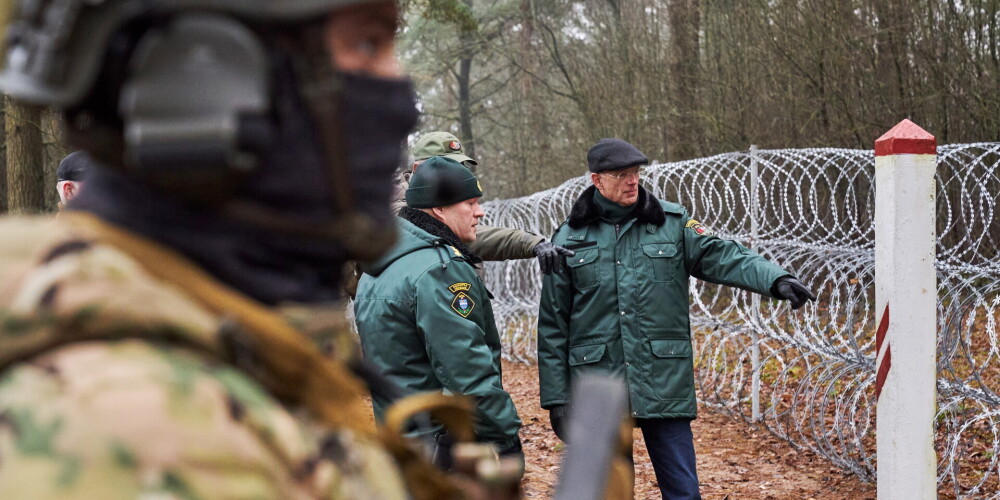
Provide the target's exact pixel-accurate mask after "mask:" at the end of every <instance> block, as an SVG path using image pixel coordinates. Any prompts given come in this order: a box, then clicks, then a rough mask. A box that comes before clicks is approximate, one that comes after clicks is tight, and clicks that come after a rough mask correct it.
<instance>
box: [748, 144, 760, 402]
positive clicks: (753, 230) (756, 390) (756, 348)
mask: <svg viewBox="0 0 1000 500" xmlns="http://www.w3.org/2000/svg"><path fill="white" fill-rule="evenodd" d="M759 182H760V177H759V175H758V172H757V146H756V145H755V144H751V145H750V249H751V250H753V251H755V252H756V251H757V249H758V247H759V246H760V244H759V243H758V242H757V236H758V233H759V230H760V206H759V203H760V200H758V198H757V187H758V185H759ZM750 306H751V307H750V309H751V311H750V314H752V315H753V316H754V318H755V319H756V318H757V316H758V315H759V314H760V295H758V294H756V293H752V294H750ZM755 323H756V321H755ZM750 342H751V343H752V345H751V346H750V365H751V368H752V369H753V373H752V375H751V382H750V384H751V386H750V406H751V417H750V418H751V420H752V421H753V422H759V421H760V344H759V342H760V338H759V335H758V334H757V330H756V328H751V329H750Z"/></svg>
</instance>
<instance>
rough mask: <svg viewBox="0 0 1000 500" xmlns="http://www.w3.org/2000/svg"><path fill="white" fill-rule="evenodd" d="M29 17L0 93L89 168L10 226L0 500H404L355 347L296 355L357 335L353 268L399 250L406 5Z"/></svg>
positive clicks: (199, 4)
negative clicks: (344, 280)
mask: <svg viewBox="0 0 1000 500" xmlns="http://www.w3.org/2000/svg"><path fill="white" fill-rule="evenodd" d="M7 1H10V0H7ZM15 9H16V10H15V13H14V17H13V21H12V22H11V23H10V24H9V25H8V26H7V29H6V34H7V37H6V44H5V47H6V49H5V53H4V62H5V65H4V66H5V68H4V71H3V73H2V75H0V90H2V91H3V92H4V93H5V94H7V95H8V96H11V97H13V98H16V99H19V100H23V101H26V102H29V103H32V104H37V105H46V106H53V107H55V108H57V109H59V110H61V111H62V112H63V114H64V118H65V123H66V124H67V131H66V135H67V137H69V139H70V140H71V141H72V144H71V146H72V147H75V148H80V149H82V150H84V151H86V152H87V153H88V154H89V155H91V156H92V157H93V158H94V160H95V165H94V168H93V169H92V170H91V172H90V173H89V175H88V177H87V187H86V189H83V190H81V191H80V194H79V195H78V196H76V197H75V198H74V199H73V200H71V201H70V202H69V203H68V204H67V207H66V211H64V212H63V214H62V215H61V216H60V217H58V218H57V219H56V220H52V218H45V219H41V218H5V219H3V220H2V221H0V498H4V499H25V500H27V499H31V500H39V499H43V500H45V499H75V500H81V499H82V500H86V499H100V500H108V499H133V500H134V499H153V498H163V499H166V498H171V499H173V498H178V499H179V498H184V499H213V500H218V499H248V498H254V499H275V500H278V499H283V500H285V499H294V500H307V499H349V498H353V499H373V498H379V499H403V498H413V497H414V495H413V488H412V487H411V485H412V484H413V483H410V482H405V483H404V476H403V474H402V473H401V472H400V470H401V467H399V466H398V465H397V463H396V462H395V461H394V460H393V458H392V456H391V455H390V454H389V453H387V452H386V448H387V447H386V446H384V445H382V444H381V442H380V441H378V440H377V439H376V437H375V435H374V432H373V431H372V429H369V425H370V424H368V422H369V419H368V417H367V416H366V413H367V410H366V406H365V402H364V395H365V390H364V387H363V385H362V382H361V380H360V379H358V378H356V377H355V376H354V375H353V374H352V372H351V371H349V370H348V369H347V365H346V363H345V362H342V359H343V357H345V355H346V354H347V352H346V351H348V350H349V349H343V350H341V349H338V350H337V351H335V352H334V357H333V358H330V357H326V356H324V355H323V354H322V353H321V351H320V349H319V348H318V347H317V345H316V344H314V343H313V342H312V341H311V340H310V339H309V338H308V337H307V336H306V332H307V331H310V332H315V333H317V334H319V335H321V336H325V335H329V336H331V337H332V338H331V340H333V339H347V338H349V337H346V336H340V335H343V332H345V331H347V330H346V322H345V320H344V319H343V317H342V312H341V311H342V307H340V306H339V305H337V304H335V303H334V302H333V301H334V300H336V299H337V298H338V296H339V294H340V283H339V280H340V276H341V273H342V265H343V263H344V261H345V260H347V259H357V260H361V261H370V260H372V259H374V258H375V257H377V256H378V255H380V254H381V253H383V252H384V251H385V250H387V249H388V248H389V247H390V246H391V245H392V243H393V240H394V230H393V229H392V226H391V225H390V224H388V222H389V221H390V220H391V219H392V214H391V213H390V201H391V195H392V176H393V173H394V170H395V167H396V166H397V165H398V164H399V161H400V159H401V153H402V151H401V150H400V149H401V148H400V147H399V145H400V144H401V143H402V141H403V140H405V138H406V136H407V134H408V133H409V131H410V130H411V129H412V127H413V126H414V124H415V123H416V119H417V113H416V109H415V104H414V102H415V101H414V93H413V90H412V84H411V83H410V82H409V80H407V79H406V78H404V77H403V76H402V74H401V72H400V70H399V65H398V61H397V60H396V58H395V56H394V54H393V50H394V40H395V33H396V29H397V19H398V11H397V7H396V4H395V2H394V1H392V0H381V1H379V0H260V1H253V2H251V1H247V0H211V1H210V0H204V1H198V0H104V1H64V0H37V1H27V0H26V1H21V2H18V5H17V6H16V7H15ZM279 304H280V305H290V306H291V305H294V306H295V307H288V308H285V307H281V308H279ZM293 310H294V311H297V314H295V315H293V316H289V315H287V314H283V312H284V311H293ZM293 318H294V319H293ZM323 318H330V321H328V322H327V321H322V319H323ZM310 325H311V326H310ZM313 326H315V327H316V328H312V327H313ZM338 345H339V344H338ZM427 497H428V496H427V495H424V496H423V498H427Z"/></svg>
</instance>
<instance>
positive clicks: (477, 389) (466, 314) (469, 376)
mask: <svg viewBox="0 0 1000 500" xmlns="http://www.w3.org/2000/svg"><path fill="white" fill-rule="evenodd" d="M436 274H437V275H436V276H433V277H431V276H429V275H428V274H425V275H424V276H422V277H421V278H420V279H419V280H418V282H417V289H418V291H419V293H417V294H416V299H417V300H416V306H415V308H416V318H417V329H418V331H419V333H420V335H421V336H422V337H423V338H424V343H425V346H426V349H427V356H428V359H430V362H431V365H432V367H433V369H434V373H435V374H436V375H437V377H438V380H440V381H441V383H442V385H444V387H445V388H446V389H447V390H449V391H451V392H452V393H455V394H465V395H467V396H470V397H472V398H473V399H474V400H475V401H476V426H475V431H476V436H477V437H478V438H479V439H481V440H483V441H489V442H492V443H496V444H497V445H498V447H500V448H501V449H502V448H505V447H508V446H510V445H511V444H512V443H513V442H514V441H516V440H517V438H518V430H519V429H520V427H521V420H520V419H519V418H518V416H517V409H516V408H515V407H514V401H513V400H512V399H511V397H510V394H508V393H507V391H504V390H503V385H502V381H501V377H500V372H499V371H497V369H496V368H495V366H494V364H493V352H492V351H491V350H490V347H489V346H488V345H487V344H486V332H485V330H484V329H483V328H482V327H481V326H480V324H479V323H477V321H480V322H481V321H485V316H484V314H483V311H484V309H485V307H484V305H485V303H486V301H487V300H489V298H488V297H482V296H477V288H476V287H472V288H471V289H469V290H468V292H467V296H466V298H467V300H469V302H464V303H461V304H459V303H456V301H457V300H458V298H459V297H458V295H456V294H455V293H452V292H451V291H449V290H448V287H449V285H452V284H454V283H476V282H477V281H478V280H479V278H478V277H477V276H476V275H475V273H474V271H472V268H471V267H469V266H466V265H461V264H459V263H457V262H453V263H452V265H449V266H448V267H447V269H443V270H439V271H438V272H437V273H436Z"/></svg>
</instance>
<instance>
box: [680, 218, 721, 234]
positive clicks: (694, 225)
mask: <svg viewBox="0 0 1000 500" xmlns="http://www.w3.org/2000/svg"><path fill="white" fill-rule="evenodd" d="M684 227H686V228H688V229H692V230H694V232H695V233H698V234H700V235H701V236H712V235H714V234H715V231H712V230H711V229H709V228H707V227H705V226H703V225H702V224H701V223H700V222H698V221H696V220H694V219H691V220H689V221H687V224H684Z"/></svg>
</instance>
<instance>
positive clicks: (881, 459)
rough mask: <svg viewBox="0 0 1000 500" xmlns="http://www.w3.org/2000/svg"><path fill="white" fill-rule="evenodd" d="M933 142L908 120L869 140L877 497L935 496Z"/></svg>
mask: <svg viewBox="0 0 1000 500" xmlns="http://www.w3.org/2000/svg"><path fill="white" fill-rule="evenodd" d="M936 164H937V143H936V141H935V139H934V136H932V135H931V134H929V133H927V132H926V131H925V130H924V129H922V128H920V127H918V126H917V125H916V124H914V123H913V122H911V121H909V120H903V121H902V122H900V123H899V124H898V125H896V126H895V127H893V128H892V130H889V131H888V132H886V133H885V135H883V136H882V137H879V138H878V140H876V141H875V307H876V309H875V311H876V314H877V315H878V318H877V324H878V329H877V330H876V345H877V349H878V356H877V358H876V374H877V375H876V380H875V397H876V399H877V405H878V408H877V413H876V419H877V420H876V433H877V445H878V451H877V456H878V498H879V500H887V499H894V500H895V499H898V500H920V499H933V498H937V457H936V456H935V454H934V414H935V407H936V403H937V389H936V382H937V373H936V363H935V359H936V344H937V342H936V341H937V277H936V276H935V274H934V252H935V241H936V238H935V228H934V217H935V195H936V191H935V185H934V171H935V168H936Z"/></svg>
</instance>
